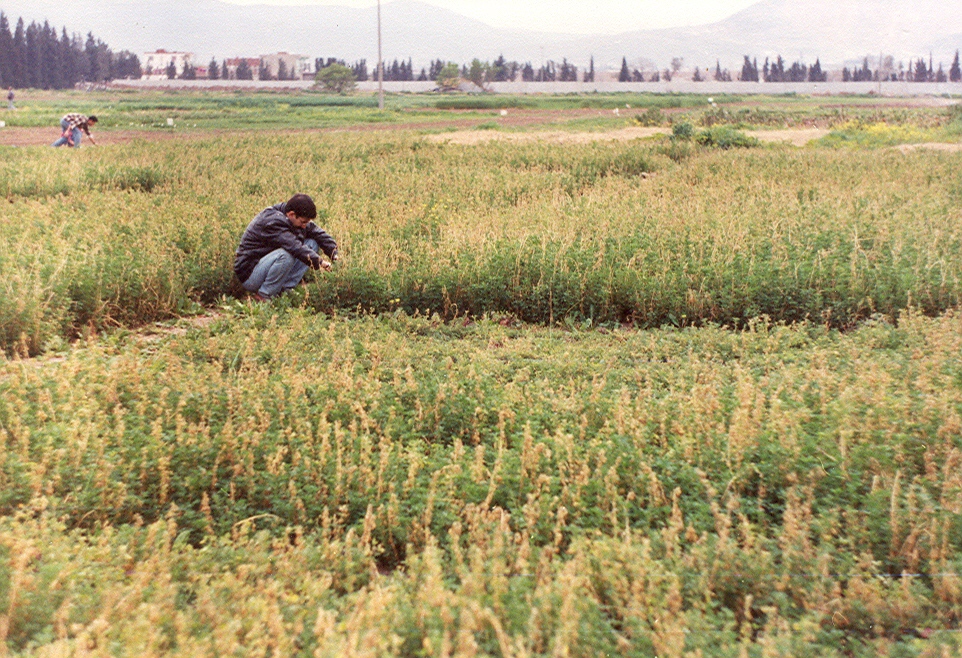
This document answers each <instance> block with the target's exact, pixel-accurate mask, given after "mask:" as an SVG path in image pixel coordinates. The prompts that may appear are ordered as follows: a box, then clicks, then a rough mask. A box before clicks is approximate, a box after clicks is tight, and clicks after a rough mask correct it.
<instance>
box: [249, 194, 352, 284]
mask: <svg viewBox="0 0 962 658" xmlns="http://www.w3.org/2000/svg"><path fill="white" fill-rule="evenodd" d="M316 217H317V207H316V206H315V205H314V200H313V199H311V197H309V196H307V195H306V194H295V195H294V196H292V197H291V198H290V199H288V200H287V201H286V202H285V203H279V204H277V205H276V206H271V207H270V208H265V209H264V210H262V211H261V212H260V213H259V214H258V215H257V216H256V217H255V218H254V219H253V221H251V223H250V224H249V225H248V226H247V230H245V231H244V236H243V237H242V238H241V241H240V246H238V247H237V253H236V254H235V257H234V273H235V274H237V278H238V279H239V280H240V281H241V283H242V284H243V285H244V289H245V290H247V291H249V292H251V293H253V294H254V298H255V299H257V300H258V301H266V300H268V299H271V298H272V297H276V296H277V295H280V294H281V293H282V292H284V291H285V290H290V289H292V288H294V287H296V286H297V284H298V283H300V282H301V279H302V278H304V274H305V273H306V272H307V268H311V269H312V270H320V269H324V270H330V269H331V263H330V262H328V261H327V260H325V259H324V258H322V257H321V255H320V254H321V253H322V252H323V253H324V254H325V255H327V257H328V258H330V259H331V261H336V260H337V243H336V242H334V239H333V238H332V237H331V236H330V235H328V234H327V233H326V232H325V231H324V230H323V229H321V228H319V227H318V226H317V225H316V224H315V223H314V222H313V221H312V220H314V219H315V218H316Z"/></svg>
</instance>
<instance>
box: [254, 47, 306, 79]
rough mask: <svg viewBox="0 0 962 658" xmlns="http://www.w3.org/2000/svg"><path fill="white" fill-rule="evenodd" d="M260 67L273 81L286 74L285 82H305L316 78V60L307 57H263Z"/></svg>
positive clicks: (281, 54) (275, 55)
mask: <svg viewBox="0 0 962 658" xmlns="http://www.w3.org/2000/svg"><path fill="white" fill-rule="evenodd" d="M259 66H263V67H264V69H266V71H267V73H268V74H269V75H270V77H271V79H274V80H276V79H278V76H279V74H281V73H283V74H284V79H285V80H305V79H313V78H314V60H313V59H311V58H310V57H307V56H306V55H292V54H291V53H274V54H272V55H261V59H260V64H259Z"/></svg>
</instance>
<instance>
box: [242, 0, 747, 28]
mask: <svg viewBox="0 0 962 658" xmlns="http://www.w3.org/2000/svg"><path fill="white" fill-rule="evenodd" d="M226 1H227V2H232V3H234V4H243V5H254V4H257V5H287V6H290V5H342V6H344V5H346V6H350V7H372V6H375V5H376V4H377V0H226ZM389 1H390V0H382V3H387V2H389ZM422 1H424V2H427V3H428V4H432V5H435V6H437V7H443V8H445V9H450V10H451V11H456V12H458V13H459V14H463V15H465V16H469V17H471V18H474V19H477V20H480V21H484V22H485V23H487V24H488V25H492V26H494V27H501V28H512V29H515V28H516V29H525V30H537V31H542V32H567V33H570V34H619V33H622V32H626V31H628V30H635V29H640V28H645V29H652V28H662V27H676V26H681V25H703V24H705V23H711V22H714V21H718V20H721V19H723V18H727V17H729V16H731V15H732V14H734V13H736V12H738V11H741V10H742V9H745V8H746V7H749V6H751V5H753V4H755V3H756V2H758V0H422Z"/></svg>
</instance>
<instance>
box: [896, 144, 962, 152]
mask: <svg viewBox="0 0 962 658" xmlns="http://www.w3.org/2000/svg"><path fill="white" fill-rule="evenodd" d="M895 148H897V149H898V150H899V151H901V152H902V153H909V152H911V151H919V150H923V149H924V150H927V151H948V152H950V153H958V152H959V151H962V144H957V143H956V144H953V143H945V142H929V143H927V144H900V145H899V146H896V147H895Z"/></svg>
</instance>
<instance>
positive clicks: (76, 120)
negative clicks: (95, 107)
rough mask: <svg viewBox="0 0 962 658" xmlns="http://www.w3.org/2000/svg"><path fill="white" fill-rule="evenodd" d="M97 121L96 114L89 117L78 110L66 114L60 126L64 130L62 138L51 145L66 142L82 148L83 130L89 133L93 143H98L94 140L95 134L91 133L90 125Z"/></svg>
mask: <svg viewBox="0 0 962 658" xmlns="http://www.w3.org/2000/svg"><path fill="white" fill-rule="evenodd" d="M95 123H97V117H95V116H89V117H87V116H84V115H83V114H77V113H76V112H72V113H70V114H65V115H64V117H63V118H62V119H60V128H61V130H62V132H61V133H60V139H58V140H57V141H56V142H54V143H53V144H51V145H50V146H63V145H65V144H66V145H67V146H73V147H74V148H80V136H81V133H82V132H83V133H86V134H87V137H89V138H90V143H91V144H94V145H96V144H97V142H95V141H94V136H93V135H91V134H90V127H91V126H93V125H94V124H95Z"/></svg>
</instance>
